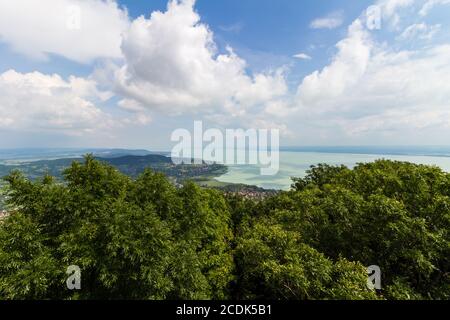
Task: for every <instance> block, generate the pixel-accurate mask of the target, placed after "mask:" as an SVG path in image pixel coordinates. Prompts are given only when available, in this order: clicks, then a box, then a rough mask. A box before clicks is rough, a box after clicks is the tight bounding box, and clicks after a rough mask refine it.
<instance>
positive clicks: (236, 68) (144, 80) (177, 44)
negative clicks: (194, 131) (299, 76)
mask: <svg viewBox="0 0 450 320" xmlns="http://www.w3.org/2000/svg"><path fill="white" fill-rule="evenodd" d="M194 4H195V1H194V0H182V1H176V0H174V1H170V2H169V4H168V8H167V11H166V12H159V11H157V12H153V13H152V14H151V16H150V17H149V18H148V19H147V18H145V17H143V16H141V17H139V18H137V19H136V20H134V21H133V22H132V24H131V27H130V28H129V30H128V31H127V32H126V33H125V34H124V39H123V44H122V51H123V56H124V64H123V65H121V66H119V67H118V68H117V69H116V70H115V72H114V78H115V84H114V86H115V91H116V92H117V93H118V94H120V95H121V96H123V97H124V99H125V100H126V101H125V102H122V105H123V106H125V107H127V108H128V109H129V108H130V106H131V107H132V108H134V109H136V108H141V107H145V108H148V109H151V110H159V111H162V112H166V113H169V114H184V113H196V112H206V113H208V112H214V111H216V110H217V109H220V111H225V112H226V113H227V114H229V115H231V116H239V115H243V114H245V113H246V110H248V109H249V108H251V107H254V106H257V105H259V104H264V103H266V102H267V101H270V100H272V99H274V98H276V97H278V96H280V95H284V94H285V93H286V91H287V85H286V82H285V79H284V74H283V71H282V70H273V71H270V72H268V73H265V74H263V73H258V74H254V75H251V74H248V73H247V71H246V63H245V61H244V60H243V59H241V58H240V57H239V56H238V55H237V54H236V53H234V52H233V50H232V49H231V48H227V52H224V53H220V52H218V49H217V47H216V44H215V42H214V39H213V33H212V31H211V30H210V29H209V27H208V26H207V25H205V24H203V23H201V22H200V16H199V15H198V14H197V12H195V11H194V8H193V7H194ZM131 101H134V102H131Z"/></svg>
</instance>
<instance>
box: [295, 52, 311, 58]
mask: <svg viewBox="0 0 450 320" xmlns="http://www.w3.org/2000/svg"><path fill="white" fill-rule="evenodd" d="M294 58H297V59H301V60H311V59H312V58H311V56H309V55H307V54H306V53H298V54H296V55H294Z"/></svg>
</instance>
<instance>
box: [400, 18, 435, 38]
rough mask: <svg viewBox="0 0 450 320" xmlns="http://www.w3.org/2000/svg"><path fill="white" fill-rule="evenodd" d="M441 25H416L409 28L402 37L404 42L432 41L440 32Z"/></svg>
mask: <svg viewBox="0 0 450 320" xmlns="http://www.w3.org/2000/svg"><path fill="white" fill-rule="evenodd" d="M440 29H441V25H439V24H436V25H432V26H429V25H427V24H426V23H424V22H423V23H415V24H412V25H410V26H408V27H407V28H406V29H405V31H403V33H402V34H401V35H400V38H401V39H403V40H411V39H420V40H431V39H432V38H433V37H434V35H435V34H436V33H437V32H439V30H440Z"/></svg>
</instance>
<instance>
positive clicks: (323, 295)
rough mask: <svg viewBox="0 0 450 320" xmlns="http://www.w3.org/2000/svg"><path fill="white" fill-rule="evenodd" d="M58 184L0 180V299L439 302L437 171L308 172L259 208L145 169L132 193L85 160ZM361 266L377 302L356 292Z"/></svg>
mask: <svg viewBox="0 0 450 320" xmlns="http://www.w3.org/2000/svg"><path fill="white" fill-rule="evenodd" d="M64 180H65V181H64V183H58V182H57V181H56V180H55V179H53V178H52V177H50V176H45V177H44V178H42V179H40V180H38V181H34V182H33V181H29V180H27V179H26V178H25V177H24V176H23V175H22V174H21V173H19V172H12V173H11V174H10V175H9V176H7V177H6V182H7V185H8V186H7V188H6V192H7V197H6V198H7V202H8V208H9V209H8V210H9V216H8V217H6V218H3V219H2V220H0V299H290V300H296V299H448V298H450V278H449V277H450V275H449V274H450V261H449V257H450V235H449V232H450V175H449V174H447V173H445V172H443V171H441V170H440V169H439V168H437V167H430V166H421V165H413V164H409V163H401V162H392V161H385V160H380V161H376V162H375V163H370V164H360V165H358V166H356V167H355V168H354V169H349V168H346V167H343V166H340V167H331V166H327V165H319V166H316V167H312V168H311V170H310V171H309V172H308V174H307V176H306V177H304V178H301V179H294V184H293V187H292V190H291V191H289V192H282V193H279V194H277V195H273V196H270V197H267V198H265V199H264V200H261V199H258V200H251V199H246V198H243V197H240V196H238V195H236V194H230V193H222V192H220V191H217V190H212V189H204V188H200V187H199V186H197V185H196V184H194V183H190V182H187V183H185V184H184V185H183V186H177V187H176V186H174V185H173V183H172V182H171V181H169V180H168V179H167V178H166V177H165V176H164V175H163V174H161V173H156V172H154V171H151V170H149V169H147V170H144V171H143V173H141V174H140V175H139V176H138V177H137V178H136V179H134V180H133V179H132V178H130V177H127V176H125V175H123V174H122V173H120V172H119V171H118V170H117V169H115V168H114V167H112V166H111V165H108V164H105V163H102V162H99V161H98V160H96V159H94V158H93V157H92V156H86V157H85V161H84V162H83V163H80V162H74V163H72V165H71V167H70V168H68V169H67V170H65V172H64ZM70 265H77V266H79V267H80V268H81V270H82V289H81V290H80V291H70V290H68V289H67V287H66V284H65V281H66V279H67V277H68V276H67V274H66V269H67V267H68V266H70ZM369 265H378V266H380V268H381V270H382V290H378V291H377V292H375V291H372V290H370V289H368V288H367V286H366V283H367V273H366V267H367V266H369Z"/></svg>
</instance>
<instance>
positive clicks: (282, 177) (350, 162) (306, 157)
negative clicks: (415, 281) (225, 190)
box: [217, 148, 450, 190]
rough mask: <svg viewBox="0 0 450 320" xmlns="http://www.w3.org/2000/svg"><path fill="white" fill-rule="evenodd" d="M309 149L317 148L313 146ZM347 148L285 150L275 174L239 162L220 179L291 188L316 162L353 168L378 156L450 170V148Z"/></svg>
mask: <svg viewBox="0 0 450 320" xmlns="http://www.w3.org/2000/svg"><path fill="white" fill-rule="evenodd" d="M305 149H307V148H303V150H305ZM308 149H310V150H315V149H313V148H308ZM346 149H348V150H344V149H339V150H337V149H334V150H336V151H335V152H333V149H331V148H327V149H323V152H312V151H281V152H280V170H279V172H278V174H277V175H275V176H262V175H260V167H259V166H258V165H235V166H229V170H228V173H227V174H225V175H223V176H221V177H219V178H217V180H219V181H221V182H229V183H243V184H249V185H257V186H259V187H262V188H267V189H281V190H289V188H290V186H291V184H292V180H291V177H303V176H304V175H305V174H306V170H308V169H309V168H310V166H312V165H317V164H319V163H326V164H329V165H341V164H343V165H346V166H348V167H353V166H355V165H356V164H357V163H366V162H373V161H375V160H377V159H389V160H396V161H406V162H412V163H416V164H426V165H436V166H438V167H440V168H442V169H443V170H444V171H447V172H450V157H449V154H448V148H445V149H444V148H434V149H430V148H426V149H425V148H414V149H412V148H408V149H391V148H385V150H384V151H386V152H389V153H391V154H381V153H380V154H364V153H359V152H363V151H366V152H373V151H382V149H381V148H377V149H373V148H372V149H370V150H369V149H367V148H366V149H364V148H346ZM318 150H319V149H318ZM395 150H396V151H395ZM345 152H350V153H345ZM393 153H398V154H393Z"/></svg>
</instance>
